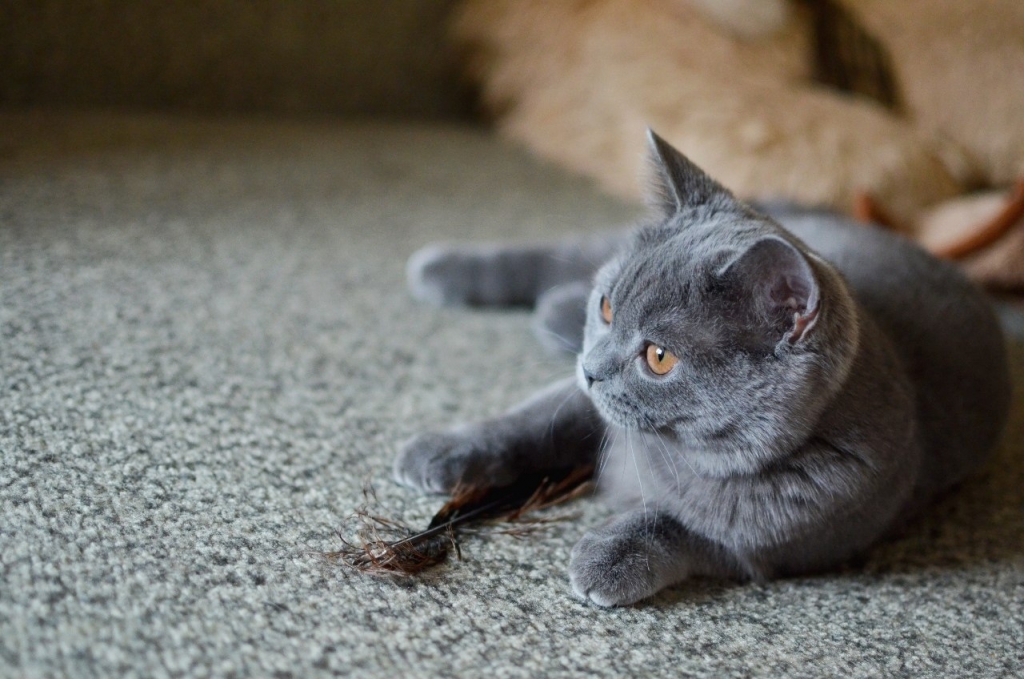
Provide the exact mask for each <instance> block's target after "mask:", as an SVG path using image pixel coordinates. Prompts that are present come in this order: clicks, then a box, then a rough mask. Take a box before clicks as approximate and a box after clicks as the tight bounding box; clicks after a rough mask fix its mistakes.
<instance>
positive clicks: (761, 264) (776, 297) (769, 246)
mask: <svg viewBox="0 0 1024 679" xmlns="http://www.w3.org/2000/svg"><path fill="white" fill-rule="evenodd" d="M720 275H721V276H723V277H724V278H726V279H728V280H730V281H731V282H732V284H733V285H735V286H737V287H738V288H739V289H740V290H742V291H743V292H742V293H741V294H740V295H739V296H738V299H740V300H743V302H744V304H745V305H747V310H748V311H749V312H752V314H753V317H754V318H756V319H758V323H764V324H765V325H766V327H767V328H768V329H769V332H770V333H772V335H773V336H774V339H773V342H775V341H778V340H779V339H781V338H784V339H785V340H786V341H788V342H789V343H790V344H796V343H797V342H799V341H801V340H802V339H803V338H804V336H805V335H806V334H807V333H808V332H809V331H810V330H811V329H812V328H813V326H814V325H815V320H816V319H817V317H818V307H819V302H820V299H821V289H820V287H819V285H818V280H817V277H816V276H815V274H814V270H813V269H812V267H811V265H810V262H809V261H808V260H807V257H806V256H805V255H804V254H803V253H802V252H800V251H799V250H798V249H797V248H796V247H795V246H794V245H792V244H791V243H788V242H786V241H785V240H783V239H781V238H779V237H777V236H769V237H767V238H762V239H761V240H759V241H757V242H756V243H754V244H753V245H751V246H750V247H749V248H748V249H747V250H746V251H745V252H743V253H742V254H740V255H739V256H738V257H737V258H736V259H735V260H734V261H733V262H731V263H730V264H728V265H727V266H726V268H725V270H724V271H722V272H721V274H720ZM775 333H781V335H777V334H775Z"/></svg>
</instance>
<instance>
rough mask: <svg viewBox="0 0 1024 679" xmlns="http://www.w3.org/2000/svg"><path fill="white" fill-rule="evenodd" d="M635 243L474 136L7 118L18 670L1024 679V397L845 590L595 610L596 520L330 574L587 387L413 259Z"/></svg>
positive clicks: (3, 191) (1019, 349) (1, 385)
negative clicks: (582, 577) (401, 573)
mask: <svg viewBox="0 0 1024 679" xmlns="http://www.w3.org/2000/svg"><path fill="white" fill-rule="evenodd" d="M634 216H635V210H634V208H633V207H631V206H628V205H624V204H621V203H617V202H615V201H614V200H612V199H610V198H607V197H604V196H602V195H601V194H599V193H598V192H597V191H596V190H595V189H594V188H592V187H591V186H589V185H588V184H587V183H586V182H584V181H582V180H579V179H576V178H573V177H569V176H567V175H565V174H563V173H561V172H560V171H557V170H555V169H552V168H550V167H547V166H544V165H541V164H538V163H537V162H536V161H534V160H531V159H530V158H529V157H527V156H526V155H525V154H524V153H522V152H521V151H518V150H516V149H513V148H509V147H506V146H504V145H502V144H501V143H500V142H499V141H497V140H495V139H494V138H493V137H492V136H490V135H489V134H487V133H486V132H484V131H480V130H474V129H469V128H459V127H444V126H437V125H418V124H400V125H399V124H390V125H388V124H383V123H371V122H366V123H357V122H353V123H345V124H339V123H328V122H306V123H280V122H269V121H258V120H250V121H223V120H221V121H218V120H197V119H187V118H162V117H158V116H126V115H105V114H81V113H80V114H57V113H41V112H34V113H13V112H8V113H5V114H2V115H0V512H2V515H0V675H2V676H5V677H7V676H9V677H14V676H18V677H45V676H73V677H109V676H125V677H129V676H152V677H170V676H244V675H257V676H270V675H273V676H277V677H292V676H294V677H315V676H328V675H345V676H366V677H372V676H388V677H394V676H480V675H481V674H482V673H484V672H487V673H488V674H489V676H494V677H525V676H591V675H604V676H623V675H626V676H715V677H743V676H752V675H758V676H807V677H815V676H836V675H842V676H844V677H877V676H938V675H944V676H1020V674H1021V673H1022V672H1024V504H1022V502H1024V491H1022V489H1024V404H1022V403H1021V399H1020V396H1018V399H1017V403H1016V406H1015V410H1014V416H1013V419H1012V423H1011V425H1010V428H1009V431H1008V432H1007V436H1006V440H1005V443H1004V444H1003V445H1002V447H1001V448H1000V450H999V452H998V454H997V456H996V458H995V460H994V461H993V462H992V463H991V464H989V465H988V467H987V468H986V469H985V470H984V472H982V473H981V474H979V475H978V476H977V477H975V478H972V479H971V480H970V481H969V482H968V483H966V484H965V485H964V486H963V487H962V488H960V489H959V490H957V491H956V492H954V493H952V494H951V495H950V496H949V497H946V498H944V499H943V500H942V501H941V502H939V503H938V504H937V505H936V507H935V508H934V510H933V511H932V512H931V513H930V514H929V515H928V517H927V518H925V519H924V520H922V521H920V522H918V523H916V524H915V525H914V527H913V529H912V530H911V531H910V533H909V534H908V535H907V536H906V537H904V538H902V539H900V540H899V541H896V542H891V543H888V544H884V545H882V546H880V547H879V548H877V549H876V550H874V551H873V552H872V554H871V556H870V557H869V558H868V559H867V561H866V563H864V564H863V565H861V566H858V567H856V568H849V569H846V570H843V571H840V572H838V573H834V574H829V575H825V576H820V577H813V578H796V579H789V580H783V581H778V582H772V583H768V584H753V585H734V584H729V583H722V582H713V581H695V582H690V583H686V584H683V585H680V586H677V587H674V588H671V589H669V590H668V591H665V592H663V593H661V594H660V595H658V596H656V597H654V598H653V599H651V600H650V601H647V602H644V603H642V604H640V605H638V606H635V607H631V608H624V609H615V610H602V609H598V608H596V607H594V606H590V605H587V604H585V603H582V602H580V601H578V600H576V599H574V598H573V596H572V593H571V590H570V588H569V583H568V579H567V576H566V567H567V564H568V560H569V552H570V549H571V548H572V545H573V544H574V542H575V541H576V540H577V539H578V538H579V537H580V536H581V535H582V534H583V533H584V532H585V531H586V529H587V527H589V526H593V525H595V524H596V523H597V522H598V521H600V520H601V519H602V518H603V517H604V516H606V515H607V513H606V511H605V510H604V509H603V508H602V507H600V506H599V505H598V504H597V503H596V502H594V501H593V500H589V499H585V500H582V501H579V502H577V503H575V504H574V505H573V506H571V507H570V508H568V509H569V510H570V511H571V512H574V513H575V516H574V518H571V520H567V521H563V522H560V523H556V524H553V525H551V526H550V527H549V528H548V529H547V530H544V531H542V532H537V533H533V534H530V535H527V536H524V537H519V538H517V537H514V536H511V535H492V536H489V537H480V538H469V539H467V540H465V541H464V543H463V560H462V561H454V560H453V561H452V562H450V563H449V564H447V565H446V566H443V567H441V568H439V569H438V570H437V571H436V572H434V573H432V574H430V575H429V576H426V577H423V578H421V579H415V580H408V581H391V580H382V579H375V578H370V577H366V576H363V575H359V574H353V573H350V572H347V571H346V570H345V569H343V568H342V567H340V566H338V565H336V564H331V563H329V562H325V561H324V560H323V559H321V558H319V557H318V556H317V554H318V553H320V552H323V551H328V550H332V549H336V548H337V547H338V546H339V544H340V543H339V540H338V538H337V536H336V534H335V531H336V530H337V529H339V528H340V527H342V526H343V525H345V519H346V517H347V516H348V515H349V514H350V513H351V512H352V510H353V509H355V508H356V507H358V506H359V505H361V504H363V502H364V497H363V489H364V487H366V486H367V485H372V487H373V488H374V489H375V491H376V495H377V498H378V501H379V508H380V511H381V512H382V513H386V514H388V515H391V516H395V517H399V518H402V519H404V520H407V521H409V522H411V523H413V524H420V523H425V522H426V521H427V520H429V517H430V515H431V514H432V513H433V511H435V510H436V509H437V507H438V506H439V504H440V500H439V499H438V498H437V497H429V496H422V495H419V494H417V493H415V492H413V491H411V490H408V489H405V488H402V487H399V486H397V485H395V484H394V483H392V482H391V481H390V479H389V471H390V465H391V460H392V458H393V456H394V454H395V450H396V446H397V445H398V444H399V443H400V442H401V441H403V440H405V439H406V438H408V437H409V436H411V435H413V434H414V433H416V432H419V431H422V430H425V429H431V428H438V427H443V426H446V425H448V424H451V423H455V422H460V421H466V420H472V419H476V418H480V417H484V416H488V415H493V414H495V413H497V412H500V411H501V410H502V409H504V408H505V407H507V406H509V405H511V404H513V403H515V402H516V401H517V400H519V399H521V398H523V397H524V396H526V395H527V394H529V393H530V392H531V391H532V390H534V389H535V388H536V387H538V386H539V385H541V384H543V383H545V382H546V381H548V380H551V379H553V378H556V377H560V376H562V375H566V374H569V373H570V371H571V369H572V366H571V361H570V360H568V359H564V358H558V357H551V356H548V355H546V354H544V353H543V352H542V351H541V350H539V348H538V345H537V343H536V342H535V341H534V339H533V337H532V336H531V334H530V331H529V322H528V315H527V313H526V312H523V311H508V312H494V311H489V312H487V311H466V310H451V309H447V310H442V309H435V308H425V307H422V306H419V305H418V304H417V303H415V302H414V301H413V300H412V299H411V298H410V297H409V296H408V295H407V294H406V293H405V287H404V263H405V259H406V257H407V256H408V255H409V254H410V253H411V252H412V251H413V250H414V249H416V248H417V247H419V246H420V245H422V244H424V243H427V242H430V241H434V240H439V239H441V240H462V239H472V240H494V239H499V240H507V241H523V240H529V239H539V238H548V237H553V236H555V235H557V234H560V233H567V232H570V231H579V230H594V231H601V230H605V229H608V228H614V227H616V226H617V225H620V224H624V223H628V222H629V221H630V220H631V219H632V218H634ZM1005 314H1006V315H1007V324H1008V325H1014V327H1016V328H1017V330H1016V332H1017V333H1018V334H1017V335H1016V338H1015V339H1013V340H1012V343H1013V349H1012V358H1013V371H1014V374H1015V379H1016V382H1017V384H1018V385H1019V384H1021V381H1022V379H1024V339H1022V337H1024V331H1022V328H1024V324H1021V323H1020V322H1019V319H1020V316H1019V315H1018V314H1017V312H1014V311H1012V310H1009V309H1007V310H1006V311H1005Z"/></svg>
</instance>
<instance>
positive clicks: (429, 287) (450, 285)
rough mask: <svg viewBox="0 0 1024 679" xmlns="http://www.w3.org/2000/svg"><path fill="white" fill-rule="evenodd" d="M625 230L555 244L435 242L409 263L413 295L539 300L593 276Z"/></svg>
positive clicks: (519, 302)
mask: <svg viewBox="0 0 1024 679" xmlns="http://www.w3.org/2000/svg"><path fill="white" fill-rule="evenodd" d="M624 243H625V236H624V235H617V234H616V235H605V236H602V237H590V238H587V239H578V240H567V241H563V242H560V243H556V244H553V245H527V246H507V245H495V244H483V245H445V244H435V245H429V246H427V247H425V248H423V249H421V250H419V251H418V252H416V253H414V254H413V255H412V257H410V258H409V263H408V265H407V267H406V274H407V277H408V284H409V291H410V292H411V293H412V295H413V297H415V298H416V299H419V300H421V301H424V302H428V303H431V304H437V305H444V306H462V305H465V306H533V305H534V304H536V302H537V300H538V299H539V298H540V297H541V295H543V294H544V292H546V291H548V290H550V289H552V288H554V287H557V286H561V285H564V284H567V283H577V282H589V280H590V278H591V277H592V276H593V274H594V272H595V271H596V270H597V269H598V267H600V266H601V265H602V264H603V263H604V262H606V261H607V260H608V259H609V258H611V257H612V256H613V255H614V254H615V252H616V251H617V250H618V249H619V248H620V247H621V246H622V245H623V244H624Z"/></svg>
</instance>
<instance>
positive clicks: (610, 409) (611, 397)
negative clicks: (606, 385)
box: [590, 388, 652, 430]
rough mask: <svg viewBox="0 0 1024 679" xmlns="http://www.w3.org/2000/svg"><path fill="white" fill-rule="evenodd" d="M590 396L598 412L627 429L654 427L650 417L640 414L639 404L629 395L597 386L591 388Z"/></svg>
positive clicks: (649, 428) (609, 420) (648, 428)
mask: <svg viewBox="0 0 1024 679" xmlns="http://www.w3.org/2000/svg"><path fill="white" fill-rule="evenodd" d="M590 397H591V400H592V401H593V402H594V405H595V406H596V407H597V410H598V412H600V413H601V416H602V417H603V418H604V419H605V420H607V421H608V422H610V423H612V424H615V425H618V426H620V427H625V428H627V429H639V430H651V429H652V428H651V426H650V423H649V420H648V418H646V417H645V416H643V415H641V414H640V410H639V408H638V407H637V404H636V403H634V402H633V401H632V400H631V399H630V398H628V397H627V396H623V395H622V394H614V393H608V392H607V390H605V389H600V388H595V389H591V390H590Z"/></svg>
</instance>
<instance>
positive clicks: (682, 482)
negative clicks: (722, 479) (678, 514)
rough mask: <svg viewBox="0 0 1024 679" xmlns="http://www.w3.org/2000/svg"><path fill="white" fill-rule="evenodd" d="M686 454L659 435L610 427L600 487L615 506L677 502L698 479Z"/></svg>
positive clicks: (690, 489)
mask: <svg viewBox="0 0 1024 679" xmlns="http://www.w3.org/2000/svg"><path fill="white" fill-rule="evenodd" d="M686 455H687V451H685V450H682V449H681V448H680V447H679V445H678V443H676V442H674V441H671V440H668V439H666V438H665V437H663V436H660V435H658V434H652V433H646V432H638V431H635V430H632V431H631V430H628V429H623V428H620V427H613V428H612V430H611V431H609V433H608V437H607V443H606V445H605V447H604V450H603V453H602V456H601V463H600V467H599V478H598V483H599V486H600V489H601V491H602V493H603V494H604V496H605V498H606V500H607V501H609V502H610V503H611V504H613V505H615V506H620V507H625V506H632V505H637V504H654V505H662V506H672V505H676V504H678V503H680V502H682V501H685V499H686V498H687V496H688V495H690V494H691V492H692V491H693V490H694V487H695V484H697V483H699V482H701V480H700V479H699V477H698V476H697V474H696V473H695V471H694V469H693V468H692V467H691V466H690V463H689V462H688V461H687V459H686Z"/></svg>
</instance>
